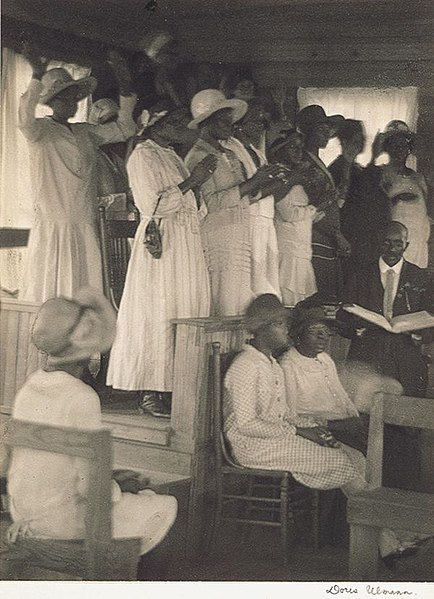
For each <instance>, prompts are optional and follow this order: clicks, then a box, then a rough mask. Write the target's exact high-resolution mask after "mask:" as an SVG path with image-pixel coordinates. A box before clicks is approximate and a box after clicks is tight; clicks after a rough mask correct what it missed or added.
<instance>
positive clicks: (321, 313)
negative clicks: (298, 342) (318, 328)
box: [290, 306, 336, 339]
mask: <svg viewBox="0 0 434 599" xmlns="http://www.w3.org/2000/svg"><path fill="white" fill-rule="evenodd" d="M317 323H324V324H326V325H327V326H334V325H336V321H335V319H334V318H332V317H330V316H328V315H327V311H326V309H325V308H324V307H321V306H318V307H312V308H297V307H295V308H294V310H293V312H292V318H291V326H290V336H291V337H292V339H295V338H296V337H298V336H299V335H300V334H301V333H302V332H303V331H304V330H305V329H307V328H308V327H310V326H311V325H312V324H317Z"/></svg>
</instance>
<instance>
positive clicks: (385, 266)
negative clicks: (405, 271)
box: [378, 256, 404, 276]
mask: <svg viewBox="0 0 434 599" xmlns="http://www.w3.org/2000/svg"><path fill="white" fill-rule="evenodd" d="M403 264H404V258H401V260H399V262H397V263H396V264H395V265H394V266H389V265H388V264H386V263H385V262H384V260H383V258H382V257H381V256H380V259H379V261H378V266H379V267H380V272H381V274H383V275H384V273H386V272H387V271H388V270H393V271H394V273H395V274H396V275H398V276H399V275H400V274H401V270H402V265H403Z"/></svg>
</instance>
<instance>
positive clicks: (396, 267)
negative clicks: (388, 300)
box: [378, 257, 404, 301]
mask: <svg viewBox="0 0 434 599" xmlns="http://www.w3.org/2000/svg"><path fill="white" fill-rule="evenodd" d="M403 264H404V258H401V260H400V261H399V262H397V263H396V264H395V265H394V266H389V265H388V264H386V263H385V262H384V260H383V258H381V257H380V259H379V261H378V266H379V268H380V277H381V284H382V285H383V289H385V287H386V276H387V272H388V271H389V270H393V272H394V277H393V291H392V297H393V300H394V301H395V297H396V293H397V291H398V285H399V277H400V276H401V270H402V265H403Z"/></svg>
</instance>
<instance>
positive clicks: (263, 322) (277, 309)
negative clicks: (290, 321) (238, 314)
mask: <svg viewBox="0 0 434 599" xmlns="http://www.w3.org/2000/svg"><path fill="white" fill-rule="evenodd" d="M289 314H290V310H289V309H288V308H285V306H284V305H283V304H282V302H281V301H280V300H279V298H278V297H277V296H276V295H273V294H272V293H264V294H263V295H259V296H258V297H255V299H254V300H252V301H251V302H250V304H249V305H248V306H247V309H246V313H245V315H244V324H245V326H246V329H247V330H248V331H250V332H251V333H254V332H255V331H258V330H259V329H261V328H262V327H265V326H268V325H269V324H272V323H273V322H276V321H277V320H279V319H281V318H284V319H287V318H288V317H289Z"/></svg>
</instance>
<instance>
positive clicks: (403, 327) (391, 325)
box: [343, 304, 434, 333]
mask: <svg viewBox="0 0 434 599" xmlns="http://www.w3.org/2000/svg"><path fill="white" fill-rule="evenodd" d="M343 308H344V310H345V311H346V312H349V313H350V314H355V315H356V316H359V317H360V318H363V320H367V321H368V322H372V323H373V324H376V325H377V326H379V327H381V328H383V329H384V330H386V331H389V332H390V333H407V332H409V331H418V330H420V329H428V328H430V327H434V316H433V315H432V314H430V313H429V312H426V311H422V312H412V313H410V314H402V315H401V316H395V317H394V318H392V320H391V321H390V322H389V321H388V320H386V318H384V316H382V315H381V314H377V312H371V310H367V309H366V308H362V307H361V306H358V305H357V304H350V305H348V306H343Z"/></svg>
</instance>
